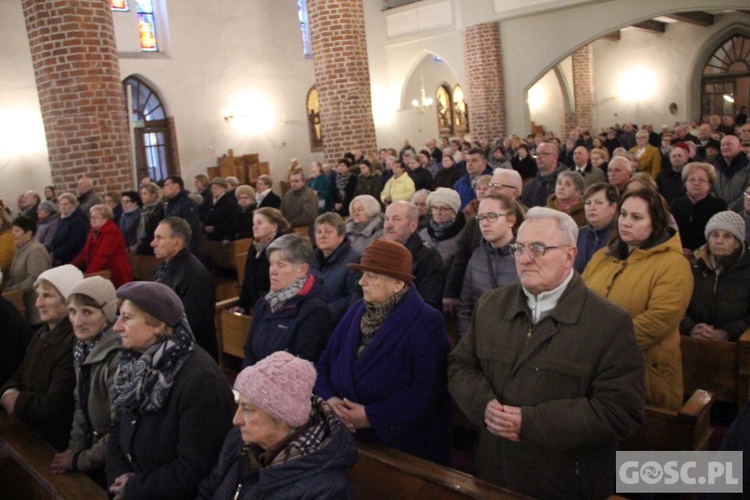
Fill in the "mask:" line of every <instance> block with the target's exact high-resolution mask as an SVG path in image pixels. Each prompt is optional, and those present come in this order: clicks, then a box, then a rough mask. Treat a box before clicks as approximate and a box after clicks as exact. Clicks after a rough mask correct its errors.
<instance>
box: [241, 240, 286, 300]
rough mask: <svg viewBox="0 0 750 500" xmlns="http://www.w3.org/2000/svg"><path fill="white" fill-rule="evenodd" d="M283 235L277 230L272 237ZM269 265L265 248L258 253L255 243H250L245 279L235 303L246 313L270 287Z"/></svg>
mask: <svg viewBox="0 0 750 500" xmlns="http://www.w3.org/2000/svg"><path fill="white" fill-rule="evenodd" d="M283 235H284V233H282V232H277V233H276V236H274V237H273V239H274V240H275V239H276V238H278V237H279V236H283ZM269 244H270V243H269ZM266 248H268V247H266ZM270 267H271V265H270V264H269V262H268V255H266V249H265V248H264V249H263V251H262V252H260V253H258V251H257V250H256V248H255V245H250V248H249V249H248V252H247V259H246V260H245V280H244V281H243V282H242V288H241V289H240V300H239V302H238V303H237V305H238V306H239V307H241V308H242V309H244V310H245V312H246V313H248V314H249V313H250V311H252V310H253V306H255V303H256V302H257V301H258V299H259V298H261V297H263V296H264V295H265V294H267V293H268V291H269V290H270V289H271V279H270V278H269V275H268V270H269V268H270Z"/></svg>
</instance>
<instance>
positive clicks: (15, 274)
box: [6, 239, 52, 325]
mask: <svg viewBox="0 0 750 500" xmlns="http://www.w3.org/2000/svg"><path fill="white" fill-rule="evenodd" d="M51 265H52V260H51V259H50V256H49V253H48V252H47V249H46V248H44V245H42V244H41V243H39V242H38V241H36V240H35V239H32V240H30V241H29V242H27V243H25V244H23V245H22V246H21V247H20V248H16V253H15V255H13V262H11V264H10V270H9V271H8V281H7V287H6V290H21V291H23V302H24V307H26V321H28V322H29V324H30V325H36V324H38V323H40V322H41V320H40V319H39V311H37V310H36V296H35V294H34V282H35V281H36V279H37V278H38V277H39V275H40V274H42V273H43V272H44V271H46V270H47V269H49V268H50V266H51Z"/></svg>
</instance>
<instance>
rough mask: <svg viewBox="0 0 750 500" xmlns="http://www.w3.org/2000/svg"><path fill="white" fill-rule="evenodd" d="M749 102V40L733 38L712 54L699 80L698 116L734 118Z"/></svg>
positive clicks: (737, 36) (745, 37)
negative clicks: (729, 116) (715, 115)
mask: <svg viewBox="0 0 750 500" xmlns="http://www.w3.org/2000/svg"><path fill="white" fill-rule="evenodd" d="M748 102H750V38H749V37H747V36H744V35H732V36H730V37H729V38H728V39H726V40H724V41H723V42H722V43H721V44H720V45H719V47H718V48H717V49H716V51H714V53H713V54H712V55H711V57H710V58H709V59H708V62H707V63H706V65H705V66H704V67H703V73H702V76H701V115H704V116H705V115H713V114H719V115H725V114H726V115H732V116H734V115H736V114H737V110H738V109H739V108H740V107H742V106H747V105H748Z"/></svg>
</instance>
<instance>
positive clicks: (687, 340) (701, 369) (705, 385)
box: [680, 330, 750, 409]
mask: <svg viewBox="0 0 750 500" xmlns="http://www.w3.org/2000/svg"><path fill="white" fill-rule="evenodd" d="M680 349H681V350H682V377H683V383H684V386H685V394H691V393H693V392H694V391H695V390H696V389H705V390H707V391H710V392H711V393H713V394H714V396H715V398H716V400H717V401H725V402H728V403H733V404H736V405H737V408H738V409H741V408H742V407H743V406H744V405H745V403H746V402H747V400H748V391H749V390H750V330H746V331H745V332H744V333H743V334H742V335H741V336H740V338H739V339H738V341H737V342H724V341H721V340H703V339H695V338H692V337H686V336H682V337H680Z"/></svg>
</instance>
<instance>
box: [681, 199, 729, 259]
mask: <svg viewBox="0 0 750 500" xmlns="http://www.w3.org/2000/svg"><path fill="white" fill-rule="evenodd" d="M725 210H727V202H726V201H724V200H722V199H721V198H717V197H716V196H711V195H708V196H706V197H705V198H703V199H702V200H700V201H699V202H697V203H693V202H692V201H690V199H689V198H688V197H687V196H683V197H682V198H677V199H676V200H674V201H673V202H672V203H670V204H669V211H670V212H672V216H673V217H674V220H675V221H676V222H677V227H679V228H680V241H682V247H683V248H687V249H688V250H695V249H696V248H698V247H699V246H701V245H704V244H705V243H706V236H705V234H704V233H705V229H706V224H708V221H709V219H710V218H711V217H713V216H714V215H715V214H717V213H719V212H723V211H725Z"/></svg>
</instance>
